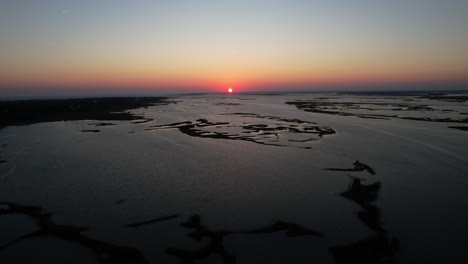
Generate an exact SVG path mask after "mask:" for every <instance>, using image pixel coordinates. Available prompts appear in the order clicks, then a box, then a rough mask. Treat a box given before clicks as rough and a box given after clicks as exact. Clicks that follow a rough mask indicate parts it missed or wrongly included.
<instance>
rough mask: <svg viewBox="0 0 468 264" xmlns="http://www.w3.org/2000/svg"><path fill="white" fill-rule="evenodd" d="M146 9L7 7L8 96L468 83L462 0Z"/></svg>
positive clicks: (3, 23)
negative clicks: (75, 90) (54, 90)
mask: <svg viewBox="0 0 468 264" xmlns="http://www.w3.org/2000/svg"><path fill="white" fill-rule="evenodd" d="M138 3H139V4H132V2H131V1H124V0H117V1H116V3H114V4H113V5H112V6H109V5H107V4H104V3H95V2H94V1H82V2H80V3H76V2H74V1H63V2H61V3H60V4H59V3H57V2H56V1H52V0H45V1H43V2H41V4H38V3H34V2H21V1H18V2H16V1H14V2H8V3H0V33H2V35H3V36H8V37H7V38H2V40H1V43H2V45H1V46H0V95H1V93H2V91H3V90H8V89H10V90H12V89H19V87H23V88H24V89H26V90H28V89H29V90H32V91H33V90H35V89H37V90H38V91H39V90H40V89H43V88H44V87H62V89H63V90H66V89H68V87H80V88H83V89H102V90H104V91H106V90H109V91H110V90H112V89H113V88H122V89H124V88H126V89H130V90H131V89H132V88H133V89H140V90H145V91H156V92H157V91H160V90H161V91H162V90H164V91H174V92H178V91H182V90H183V91H194V92H199V91H200V92H218V91H225V90H226V89H227V88H228V87H230V86H232V87H235V89H236V91H256V90H268V89H284V90H291V89H293V90H294V89H320V88H323V87H338V88H339V87H359V86H361V85H362V86H369V85H376V87H378V86H379V85H383V86H385V85H392V84H395V85H397V84H398V85H404V84H408V85H413V84H424V83H441V84H443V83H462V84H468V77H466V76H468V30H467V27H466V25H467V24H468V18H467V17H466V13H467V12H468V4H467V3H464V2H463V1H457V0H449V1H445V2H444V3H441V2H440V1H419V0H415V1H414V2H411V3H410V4H409V3H408V2H407V1H402V0H401V1H400V0H398V1H392V2H382V3H372V4H369V3H367V4H363V3H354V4H349V3H348V4H347V3H346V2H345V3H343V2H342V1H326V2H324V1H299V0H294V1H288V2H285V1H276V0H272V1H263V0H258V1H243V0H240V1H238V2H232V1H210V0H202V1H200V2H199V3H198V4H197V5H195V4H193V3H192V2H188V1H181V0H175V1H171V2H166V3H155V2H154V1H141V2H138ZM266 3H268V5H266ZM465 11H467V12H465ZM461 88H468V87H461Z"/></svg>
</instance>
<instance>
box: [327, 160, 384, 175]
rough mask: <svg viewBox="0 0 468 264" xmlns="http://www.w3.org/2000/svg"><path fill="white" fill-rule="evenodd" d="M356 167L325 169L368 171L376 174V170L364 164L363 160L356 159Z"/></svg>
mask: <svg viewBox="0 0 468 264" xmlns="http://www.w3.org/2000/svg"><path fill="white" fill-rule="evenodd" d="M353 165H354V167H353V168H346V169H341V168H326V169H325V170H329V171H367V172H368V173H370V174H372V175H375V170H374V169H373V168H372V167H370V166H369V165H367V164H364V163H362V162H359V160H356V161H355V162H354V163H353Z"/></svg>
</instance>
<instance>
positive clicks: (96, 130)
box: [81, 129, 101, 133]
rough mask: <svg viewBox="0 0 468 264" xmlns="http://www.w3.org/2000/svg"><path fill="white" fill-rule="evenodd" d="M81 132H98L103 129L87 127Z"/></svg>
mask: <svg viewBox="0 0 468 264" xmlns="http://www.w3.org/2000/svg"><path fill="white" fill-rule="evenodd" d="M81 132H84V133H98V132H101V130H98V129H86V130H81Z"/></svg>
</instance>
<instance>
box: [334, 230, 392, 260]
mask: <svg viewBox="0 0 468 264" xmlns="http://www.w3.org/2000/svg"><path fill="white" fill-rule="evenodd" d="M330 250H331V252H332V254H333V257H334V258H335V263H337V264H354V263H359V264H396V263H398V260H397V257H396V254H397V253H398V251H399V242H398V239H396V238H395V237H393V236H385V235H374V236H371V237H369V238H367V239H364V240H360V241H357V242H355V243H352V244H349V245H346V246H341V247H334V248H331V249H330Z"/></svg>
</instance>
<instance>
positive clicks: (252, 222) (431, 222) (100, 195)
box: [0, 94, 468, 263]
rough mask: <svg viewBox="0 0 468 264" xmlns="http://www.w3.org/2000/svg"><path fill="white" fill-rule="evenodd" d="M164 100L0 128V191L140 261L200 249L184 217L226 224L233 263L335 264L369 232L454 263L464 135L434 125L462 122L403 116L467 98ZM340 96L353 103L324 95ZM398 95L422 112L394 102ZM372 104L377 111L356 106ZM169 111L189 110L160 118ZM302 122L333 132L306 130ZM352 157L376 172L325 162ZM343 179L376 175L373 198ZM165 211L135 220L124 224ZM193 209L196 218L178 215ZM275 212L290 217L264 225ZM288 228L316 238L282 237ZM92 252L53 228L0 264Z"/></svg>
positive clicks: (399, 255)
mask: <svg viewBox="0 0 468 264" xmlns="http://www.w3.org/2000/svg"><path fill="white" fill-rule="evenodd" d="M317 98H321V99H317ZM408 99H411V100H408ZM174 100H176V101H177V104H169V105H159V106H154V107H150V108H147V109H137V110H134V111H132V112H134V113H138V114H144V115H145V116H146V117H147V118H153V119H154V120H153V121H150V122H145V123H140V124H134V123H131V122H129V121H120V122H119V121H117V122H115V121H112V123H115V125H112V126H102V127H101V126H100V127H97V126H94V125H90V124H95V123H96V121H92V120H89V121H75V122H54V123H41V124H34V125H30V126H17V127H7V128H4V129H2V130H0V144H7V145H6V146H4V147H2V148H1V149H0V150H1V152H0V157H1V159H3V160H7V161H8V162H6V163H1V164H0V201H3V202H15V203H20V204H24V205H35V206H40V207H42V208H44V210H45V211H47V212H53V213H54V215H53V216H52V217H51V221H53V223H55V224H61V225H72V226H85V227H88V228H89V230H88V231H84V232H82V233H81V234H82V235H83V236H86V237H88V238H92V239H95V240H99V241H102V242H104V243H108V244H112V245H114V246H127V247H131V248H134V249H136V250H138V252H140V253H141V255H142V256H144V258H145V259H146V260H148V261H149V262H150V263H180V261H181V258H182V257H181V256H180V255H179V256H176V255H177V254H174V253H173V254H172V255H171V254H168V248H177V249H180V250H191V251H197V250H198V249H201V248H207V247H208V246H209V245H210V240H211V241H214V240H213V234H212V233H209V232H208V235H206V234H205V235H202V236H201V237H200V241H198V240H196V239H193V236H192V237H190V236H187V234H189V233H191V232H193V231H197V230H198V231H199V232H200V231H205V233H207V232H206V231H207V230H208V231H210V232H211V231H217V230H218V231H219V230H224V231H229V232H230V233H229V234H226V235H225V236H224V237H223V240H222V242H223V243H222V248H223V249H224V251H223V252H224V253H226V254H228V255H229V256H234V257H235V259H236V260H237V263H262V262H263V263H265V262H268V263H288V262H290V263H310V262H314V261H316V262H317V263H334V262H335V261H339V260H338V259H339V256H337V255H339V254H341V256H347V259H350V257H348V255H346V254H348V253H346V254H345V253H343V252H344V251H343V250H342V251H339V250H338V251H336V250H335V251H332V250H331V249H332V248H337V247H341V248H343V247H347V248H352V250H349V251H352V252H354V253H353V254H354V255H359V254H360V252H361V251H359V249H356V247H351V246H350V245H353V244H355V243H361V244H365V243H364V242H363V241H366V240H369V239H373V240H371V241H373V242H372V243H371V244H374V245H375V244H378V243H380V244H381V245H383V246H382V247H381V248H383V249H375V248H371V249H369V250H370V251H371V252H373V253H372V254H371V255H375V256H380V259H384V258H386V259H392V260H395V261H396V262H399V263H415V262H417V263H419V262H421V263H422V262H425V263H441V262H446V263H466V261H468V256H467V254H466V252H467V250H468V239H467V237H468V228H466V223H467V222H468V213H466V212H467V211H468V210H467V209H468V194H467V193H468V192H467V190H468V177H467V175H468V148H467V146H468V137H467V133H468V132H467V131H463V130H459V129H453V128H448V127H449V126H463V125H464V124H463V123H454V122H429V121H419V120H410V119H403V118H406V117H414V118H421V117H428V118H432V119H434V118H438V119H441V118H451V119H452V121H454V120H462V119H463V118H466V117H467V116H466V113H468V104H467V103H466V102H447V101H443V100H431V99H428V98H420V97H419V96H404V97H403V96H402V97H399V96H387V95H385V96H375V95H374V96H370V95H368V96H363V95H333V94H282V95H277V96H269V95H236V94H232V95H191V96H181V97H178V98H175V99H174ZM298 100H301V101H310V100H320V101H322V102H330V103H331V104H329V105H327V106H326V107H328V108H327V109H326V110H327V111H341V112H346V113H351V114H353V115H347V116H343V115H333V114H324V113H317V112H307V111H303V110H301V109H298V108H297V107H296V106H295V105H291V104H286V103H285V102H296V101H298ZM343 102H347V103H350V102H351V103H359V104H358V105H343V104H337V103H343ZM397 104H407V105H408V104H410V105H425V106H429V107H430V108H431V109H432V110H427V109H425V110H418V109H417V110H411V109H406V108H405V107H404V106H403V109H398V110H397V108H402V106H396V105H397ZM322 110H323V109H322ZM375 114H378V115H383V116H387V117H383V118H385V119H374V118H362V115H375ZM356 115H361V117H359V116H356ZM388 116H391V117H388ZM200 119H204V120H201V121H200ZM197 120H198V121H197ZM179 122H187V123H184V124H179V125H171V124H173V123H179ZM168 124H169V125H168ZM164 125H167V126H164ZM252 126H253V127H252ZM181 127H182V128H181ZM306 127H309V128H311V129H310V130H304V129H305V128H306ZM312 128H313V129H312ZM316 128H320V129H325V130H326V131H328V132H330V131H334V132H335V133H327V134H323V135H321V136H320V134H319V133H318V132H317V130H315V129H316ZM327 129H331V130H327ZM82 130H100V132H97V133H84V132H82ZM298 132H299V133H298ZM302 132H310V133H302ZM356 160H359V161H360V162H362V163H364V164H367V165H369V166H371V167H372V168H373V169H374V170H375V171H376V174H375V175H372V174H370V173H368V172H366V171H333V170H326V169H327V168H334V169H353V168H354V167H353V163H354V162H355V161H356ZM354 177H357V178H359V180H360V183H359V184H360V185H359V186H361V187H362V186H370V185H372V184H374V183H378V184H379V186H380V188H378V189H377V190H376V191H375V192H374V193H372V192H367V191H364V194H362V195H364V196H365V197H367V198H369V197H371V198H369V199H368V200H366V201H364V202H363V201H362V199H361V200H359V199H360V198H359V197H357V196H353V197H354V198H349V197H346V196H343V195H340V194H342V193H344V192H346V191H347V190H348V188H350V187H351V183H352V182H353V178H354ZM354 186H355V187H359V186H358V185H354ZM364 188H365V187H364ZM354 190H357V189H354ZM358 196H359V195H358ZM374 196H375V197H374ZM356 197H357V198H356ZM4 207H5V206H4ZM4 209H5V208H4ZM6 209H8V208H6ZM375 212H377V213H375ZM174 214H176V215H177V217H174V218H171V219H167V220H163V221H159V222H155V223H152V224H147V225H142V226H140V227H138V228H130V227H126V226H125V225H127V224H130V223H135V222H142V221H147V220H151V219H155V218H160V217H164V216H169V215H174ZM193 215H199V216H200V219H201V223H202V226H203V228H200V227H199V228H198V229H197V228H187V227H183V226H181V225H180V224H181V223H183V222H186V221H187V220H188V219H189V218H190V217H191V216H193ZM363 215H364V217H362V216H363ZM7 217H9V218H7ZM36 218H37V217H36ZM34 219H35V218H34V217H32V216H28V215H24V214H14V215H0V233H1V234H5V235H2V236H1V237H2V239H1V240H0V241H1V243H2V244H3V243H7V242H8V241H11V239H13V238H15V237H20V236H22V235H25V234H28V233H30V232H32V231H31V230H34V229H35V228H37V226H35V224H34V223H35V222H34ZM276 221H282V222H284V223H288V224H291V225H289V226H288V225H286V227H284V226H283V227H281V228H278V230H275V232H273V231H272V230H271V227H272V225H274V224H275V222H276ZM294 225H299V226H301V228H304V229H306V230H308V231H317V232H319V233H321V234H323V237H320V236H316V235H310V234H304V233H301V234H299V235H297V236H288V235H287V233H288V231H291V226H294ZM269 227H270V229H268V228H269ZM262 230H263V231H262ZM266 230H269V231H271V232H267V231H266ZM293 231H294V230H293ZM293 233H294V232H293ZM80 239H81V238H80ZM78 240H79V239H78ZM394 240H397V241H398V243H396V242H394ZM379 241H380V242H379ZM381 241H384V242H381ZM213 243H214V242H213ZM216 245H218V246H219V244H216ZM397 245H398V246H397ZM367 248H369V247H367ZM58 249H59V250H60V252H62V253H63V254H62V253H61V254H58V253H57V250H58ZM218 249H219V248H218ZM210 250H211V249H209V247H208V249H207V252H208V253H206V254H205V253H204V254H205V255H206V256H205V255H204V254H200V256H201V257H200V259H197V261H198V262H197V263H222V256H223V254H224V253H220V251H219V250H218V251H216V250H212V251H210ZM64 252H65V253H66V254H65V253H64ZM169 252H171V250H169ZM184 252H185V251H184ZM332 252H335V255H333V254H332ZM336 252H338V253H336ZM347 252H348V251H347ZM211 253H212V254H211ZM218 253H219V254H218ZM220 255H221V256H220ZM97 256H98V254H97V253H95V252H94V251H93V250H92V248H90V247H89V246H87V245H85V244H83V243H80V242H77V240H76V239H75V240H73V239H71V240H69V241H63V239H60V238H59V239H57V237H54V236H46V237H41V236H39V237H34V238H28V239H24V240H22V241H19V242H18V243H16V244H12V245H11V246H9V247H6V248H4V249H0V259H1V260H2V263H18V262H25V261H26V259H27V260H37V261H48V262H49V263H63V261H64V260H66V261H67V262H72V263H83V262H86V263H88V262H91V261H97V260H98V257H97ZM186 257H187V256H186ZM191 257H193V256H191ZM225 257H226V256H225ZM355 257H356V256H355ZM361 257H362V256H361ZM225 260H226V258H225ZM226 261H227V260H226ZM101 263H107V262H105V260H102V259H101ZM135 263H136V262H135Z"/></svg>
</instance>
